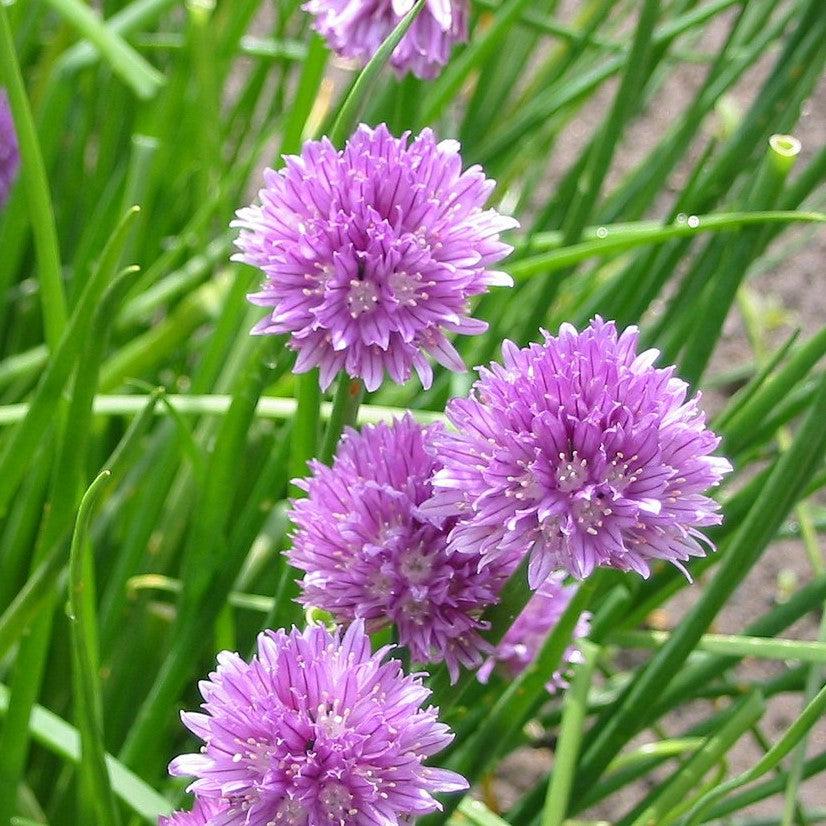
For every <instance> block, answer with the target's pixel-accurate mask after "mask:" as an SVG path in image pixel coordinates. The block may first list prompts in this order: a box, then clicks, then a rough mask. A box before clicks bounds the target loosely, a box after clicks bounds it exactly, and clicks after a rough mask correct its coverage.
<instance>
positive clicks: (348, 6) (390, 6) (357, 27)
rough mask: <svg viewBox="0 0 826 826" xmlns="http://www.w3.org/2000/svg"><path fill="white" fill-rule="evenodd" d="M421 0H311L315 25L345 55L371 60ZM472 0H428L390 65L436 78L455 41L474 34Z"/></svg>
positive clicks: (460, 40) (418, 75) (310, 4)
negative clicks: (470, 22)
mask: <svg viewBox="0 0 826 826" xmlns="http://www.w3.org/2000/svg"><path fill="white" fill-rule="evenodd" d="M415 4H416V0H308V2H307V3H305V4H304V9H305V10H306V11H308V12H309V13H310V14H312V15H314V17H315V23H314V26H315V29H316V31H318V33H319V34H321V35H322V36H323V37H324V38H325V39H326V40H327V43H328V44H329V46H330V48H331V49H333V50H334V51H336V52H337V53H338V54H340V55H341V56H342V57H351V58H356V59H358V60H363V61H366V60H369V59H370V58H371V57H372V56H373V55H374V54H375V53H376V52H377V51H378V48H379V46H381V44H382V41H384V40H385V39H386V38H387V36H388V35H389V34H390V32H392V31H393V29H395V28H396V26H397V25H398V24H399V23H400V22H401V20H402V18H403V17H404V16H405V15H406V14H407V13H408V12H409V11H410V10H411V9H412V8H413V6H414V5H415ZM468 5H469V4H468V0H427V3H426V4H425V7H424V8H423V9H422V10H421V11H420V12H419V15H418V16H417V17H416V19H415V20H414V21H413V24H412V25H411V27H410V28H409V29H408V30H407V33H406V34H405V36H404V37H403V38H402V40H401V43H399V45H398V46H397V47H396V49H395V51H394V52H393V56H392V57H391V59H390V63H391V64H392V65H393V67H394V68H395V69H396V71H397V72H398V73H399V74H400V75H402V74H404V73H405V72H408V71H409V72H413V74H415V75H416V76H417V77H420V78H434V77H436V75H438V74H439V72H440V71H441V69H442V67H443V66H444V65H445V64H446V63H447V61H448V59H449V58H450V52H451V50H452V49H453V45H454V43H458V42H464V41H465V40H467V35H468Z"/></svg>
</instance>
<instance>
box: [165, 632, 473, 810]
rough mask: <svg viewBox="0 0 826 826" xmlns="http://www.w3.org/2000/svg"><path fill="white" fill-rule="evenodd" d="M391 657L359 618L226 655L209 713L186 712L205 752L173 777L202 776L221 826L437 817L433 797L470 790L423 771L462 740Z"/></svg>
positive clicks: (267, 636)
mask: <svg viewBox="0 0 826 826" xmlns="http://www.w3.org/2000/svg"><path fill="white" fill-rule="evenodd" d="M389 650H390V649H389V648H387V647H386V648H381V649H379V650H378V651H376V652H375V653H371V651H370V639H369V637H368V636H367V635H366V633H365V631H364V625H363V623H362V622H361V621H356V622H354V623H352V624H351V625H350V627H349V628H348V629H347V631H346V632H344V633H343V634H341V633H339V632H332V633H331V632H330V631H328V630H327V629H326V628H324V627H323V626H320V625H312V626H310V627H308V628H307V629H306V630H304V631H298V630H297V629H295V628H294V629H293V630H292V631H290V632H286V631H276V632H272V631H267V632H264V633H262V634H261V635H259V637H258V653H257V655H256V656H255V657H254V658H253V659H252V661H251V662H246V661H244V660H243V659H241V657H239V656H238V655H237V654H232V653H230V652H224V653H222V654H219V655H218V669H217V671H215V672H214V673H213V674H211V675H210V679H209V680H207V681H204V682H202V683H201V693H202V694H203V697H204V706H203V707H204V711H205V712H206V713H205V714H200V713H197V714H196V713H185V714H183V715H182V716H183V721H184V723H185V725H186V726H187V727H188V728H189V729H190V730H191V731H192V732H193V733H194V734H195V735H196V736H198V737H199V738H200V739H202V740H203V741H204V747H203V749H202V750H201V752H199V753H197V754H187V755H183V756H181V757H178V758H176V759H175V760H173V761H172V763H171V764H170V772H171V774H173V775H175V776H193V777H195V778H196V779H195V781H194V782H193V783H192V784H191V785H190V787H189V791H191V792H192V793H193V794H194V795H195V796H196V798H197V799H198V800H200V801H201V805H205V806H210V807H213V808H216V809H218V811H219V813H220V814H218V815H210V817H209V818H208V820H207V822H212V823H221V824H222V826H251V825H252V824H255V826H264V824H268V823H278V824H283V825H284V826H315V824H326V823H337V824H340V826H350V825H351V824H352V826H356V824H364V823H383V824H387V826H395V824H402V823H407V822H409V818H411V817H416V816H418V815H422V814H426V813H428V812H433V811H436V810H437V809H439V808H441V804H439V803H438V801H437V800H436V799H435V798H434V796H433V795H434V794H436V793H440V792H454V791H460V790H463V789H466V788H467V783H466V782H465V780H464V779H463V778H462V777H461V776H459V775H457V774H456V773H454V772H451V771H448V770H447V769H440V768H432V767H429V766H426V765H424V761H425V760H426V759H427V758H429V757H431V756H433V755H434V754H436V753H438V752H439V751H441V750H442V749H443V748H444V747H445V746H446V745H448V744H449V743H450V741H451V740H452V734H451V732H450V730H449V729H448V727H447V726H446V725H444V724H443V723H440V722H439V721H438V719H437V710H436V709H434V708H432V707H429V708H423V707H422V705H423V703H424V702H425V700H426V699H427V697H428V695H429V694H430V691H429V690H428V689H427V688H425V687H424V686H423V685H422V681H421V677H417V676H408V675H405V674H404V673H403V671H402V666H401V663H400V662H398V661H397V660H385V657H386V655H387V653H388V651H389ZM184 822H186V821H184ZM195 822H196V823H197V822H198V821H197V820H196V821H195Z"/></svg>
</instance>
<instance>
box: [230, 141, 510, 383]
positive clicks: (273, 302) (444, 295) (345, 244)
mask: <svg viewBox="0 0 826 826" xmlns="http://www.w3.org/2000/svg"><path fill="white" fill-rule="evenodd" d="M264 174H265V187H264V189H262V190H261V192H260V201H261V203H260V204H258V205H254V206H251V207H248V208H246V209H242V210H240V211H239V212H238V220H237V221H235V222H234V226H236V227H239V228H240V236H239V238H238V242H237V243H238V246H239V248H240V250H241V252H240V253H238V254H237V255H236V260H239V261H244V262H246V263H248V264H251V265H253V266H255V267H258V268H260V269H261V270H262V271H263V272H264V275H265V277H266V280H265V282H264V285H263V288H262V289H261V291H260V292H258V293H255V294H254V295H252V296H250V300H252V301H253V302H254V303H256V304H259V305H261V306H263V307H267V308H268V310H269V312H268V314H267V316H266V317H265V318H264V319H263V320H262V321H261V322H260V323H259V324H258V325H257V326H256V328H255V330H254V332H257V333H288V334H289V335H290V347H292V348H293V349H294V350H297V351H298V358H297V360H296V364H295V371H296V372H299V373H301V372H305V371H307V370H310V369H311V368H313V367H316V366H318V367H319V368H320V372H321V385H322V387H323V388H326V387H328V386H329V385H330V383H331V382H332V380H333V378H334V376H335V375H336V373H338V372H339V371H340V370H344V371H346V372H347V374H348V375H350V376H352V377H353V378H360V379H363V381H364V384H365V386H366V388H367V389H368V390H375V389H376V388H377V387H378V386H379V385H380V384H381V381H382V378H383V376H384V374H385V373H387V374H388V375H389V376H390V377H391V378H392V379H393V380H394V381H396V382H404V381H406V380H407V379H408V378H409V377H410V373H411V369H415V370H416V372H417V373H418V374H419V377H420V378H421V381H422V383H423V384H424V386H425V387H428V386H429V385H430V382H431V380H432V370H431V367H430V364H429V363H428V361H427V358H426V357H425V353H429V354H430V355H431V356H433V358H435V359H436V361H438V362H439V363H440V364H442V365H444V366H445V367H447V368H449V369H451V370H456V371H462V370H464V369H465V365H464V362H463V361H462V359H461V357H460V356H459V354H458V352H457V351H456V349H455V348H454V347H453V345H452V344H451V343H450V341H449V340H448V335H449V334H452V333H463V334H470V335H474V334H478V333H481V332H484V330H485V329H487V325H486V324H485V323H484V322H482V321H478V320H476V319H473V318H471V317H470V306H469V299H470V298H471V297H472V296H475V295H479V294H480V293H483V292H485V291H486V290H487V288H488V287H490V286H491V285H493V284H504V285H508V284H510V283H511V279H510V278H509V277H508V276H507V275H505V274H504V273H501V272H497V271H495V270H492V269H491V267H492V266H493V265H494V264H495V263H497V262H498V261H500V260H501V259H502V258H504V257H505V256H506V255H507V254H508V253H509V252H510V250H511V248H510V247H509V246H508V245H507V244H505V243H504V242H503V241H501V240H500V239H499V234H500V233H501V232H504V231H505V230H508V229H511V228H513V227H515V226H517V223H516V221H514V220H513V219H511V218H507V217H504V216H502V215H500V214H499V213H498V212H496V211H494V210H490V209H489V210H485V209H484V208H483V207H484V205H485V203H486V201H487V199H488V196H489V194H490V192H491V189H492V188H493V182H492V181H489V180H487V179H486V178H485V176H484V174H483V172H482V170H481V169H480V168H479V167H471V168H470V169H467V170H465V171H463V170H462V159H461V157H460V155H459V145H458V144H457V143H456V142H455V141H441V142H439V141H437V140H436V138H435V137H434V135H433V133H432V132H431V131H430V130H429V129H425V130H424V131H423V132H422V133H421V134H420V135H419V136H418V137H416V138H415V139H413V140H410V137H409V135H408V134H405V135H403V136H402V137H401V138H395V137H393V136H392V135H391V134H390V132H389V131H388V130H387V128H386V127H385V126H379V127H378V128H376V129H371V128H369V127H367V126H360V127H359V128H358V130H357V131H356V133H355V135H353V137H352V138H350V140H349V141H348V142H347V145H346V147H345V148H344V149H343V150H342V151H339V150H337V149H335V147H333V145H332V144H331V143H330V142H329V141H327V140H322V141H310V142H308V143H306V144H305V145H304V149H303V150H302V153H301V155H300V157H288V158H285V167H284V169H282V170H281V171H279V172H275V171H273V170H267V171H266V172H265V173H264Z"/></svg>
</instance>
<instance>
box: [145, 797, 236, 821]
mask: <svg viewBox="0 0 826 826" xmlns="http://www.w3.org/2000/svg"><path fill="white" fill-rule="evenodd" d="M224 813H225V809H224V808H223V807H222V806H221V804H220V803H218V802H216V801H214V800H210V799H208V798H197V799H196V800H195V805H194V806H193V807H192V811H191V812H174V813H173V814H171V815H170V816H169V817H161V818H160V819H159V820H158V826H215V824H219V823H224V822H225V821H223V820H221V819H217V820H216V818H217V817H218V816H219V815H223V814H224Z"/></svg>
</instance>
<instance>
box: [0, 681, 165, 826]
mask: <svg viewBox="0 0 826 826" xmlns="http://www.w3.org/2000/svg"><path fill="white" fill-rule="evenodd" d="M8 711H9V690H8V688H6V686H4V685H0V715H2V716H5V715H6V714H7V713H8ZM29 729H30V731H31V734H32V738H33V739H34V740H35V741H36V742H37V743H39V744H40V745H42V746H43V747H44V748H46V749H48V750H49V751H51V752H53V753H54V754H56V755H58V756H59V757H61V758H63V759H65V760H69V761H70V762H72V763H79V762H80V735H79V734H78V731H77V729H76V728H74V727H73V726H71V725H70V724H69V723H67V722H66V721H65V720H63V719H62V718H60V717H58V716H57V715H56V714H54V713H53V712H51V711H49V710H48V709H45V708H43V707H42V706H35V707H34V708H33V709H32V715H31V719H30V720H29ZM106 765H107V766H108V767H109V775H110V777H111V780H112V790H113V791H114V793H115V794H116V795H117V796H118V798H120V800H122V801H123V802H124V803H125V804H126V805H127V806H128V807H129V808H130V809H131V810H132V811H133V812H135V814H137V815H139V816H140V817H141V818H142V819H143V820H144V821H146V822H147V823H157V821H158V818H159V817H160V816H161V815H166V814H169V813H170V812H171V811H172V806H171V805H170V804H169V801H168V800H166V798H164V797H162V796H161V795H159V794H158V793H157V792H156V791H155V790H154V789H153V788H152V787H151V786H150V785H149V784H148V783H145V782H144V781H143V780H141V779H140V777H138V776H137V775H136V774H134V773H133V772H131V771H129V769H127V768H126V766H124V765H123V763H120V762H118V761H117V760H116V759H115V758H114V757H112V755H111V754H107V755H106Z"/></svg>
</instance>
